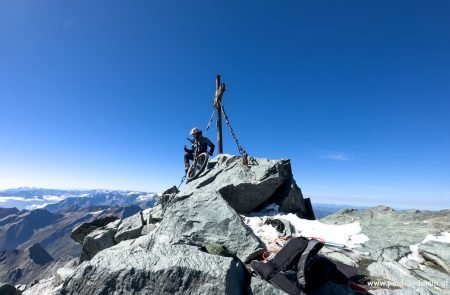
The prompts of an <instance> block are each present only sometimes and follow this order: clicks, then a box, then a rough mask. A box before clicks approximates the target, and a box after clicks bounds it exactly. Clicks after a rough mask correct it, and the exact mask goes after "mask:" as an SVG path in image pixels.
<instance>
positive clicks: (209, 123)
mask: <svg viewBox="0 0 450 295" xmlns="http://www.w3.org/2000/svg"><path fill="white" fill-rule="evenodd" d="M215 113H216V109H214V110H213V112H212V114H211V118H210V119H209V122H208V125H207V126H206V132H208V130H209V128H210V127H211V124H212V121H213V118H214V114H215Z"/></svg>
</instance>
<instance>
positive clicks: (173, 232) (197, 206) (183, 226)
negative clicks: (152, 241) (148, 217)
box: [158, 192, 263, 262]
mask: <svg viewBox="0 0 450 295" xmlns="http://www.w3.org/2000/svg"><path fill="white" fill-rule="evenodd" d="M177 198H178V199H177V201H176V202H175V203H173V204H172V205H171V206H170V207H169V208H168V209H167V210H166V212H165V213H164V219H163V220H162V222H161V224H160V226H159V229H158V232H159V235H162V236H163V237H164V239H166V240H167V241H168V242H170V243H172V244H178V243H191V244H195V245H201V246H205V245H206V244H210V243H218V244H220V245H222V246H224V247H225V248H226V249H227V250H228V251H230V252H231V253H234V254H235V255H236V256H237V257H238V258H239V259H240V260H241V261H243V262H247V261H248V260H249V259H251V258H253V257H254V256H255V255H258V254H259V253H260V251H261V249H262V248H263V244H262V242H261V241H260V240H259V239H258V238H257V237H256V236H255V235H254V233H253V231H252V230H251V229H250V228H249V227H248V226H247V225H246V224H245V223H244V222H243V221H242V219H241V217H240V216H239V215H238V214H237V213H236V212H235V211H234V210H233V208H231V207H230V205H228V203H227V202H226V201H225V200H224V199H223V198H222V197H221V195H220V194H218V193H217V192H199V193H196V194H193V195H191V196H188V197H186V196H179V197H177ZM164 229H167V230H164Z"/></svg>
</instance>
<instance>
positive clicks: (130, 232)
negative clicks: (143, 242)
mask: <svg viewBox="0 0 450 295" xmlns="http://www.w3.org/2000/svg"><path fill="white" fill-rule="evenodd" d="M144 224H145V222H144V217H143V216H142V211H141V212H139V213H138V214H135V215H133V216H130V217H128V218H125V219H123V220H122V222H121V223H120V225H119V227H118V229H117V233H116V235H115V237H114V239H115V241H116V242H117V243H120V242H121V241H125V240H129V239H136V238H138V237H140V236H141V232H142V228H143V227H144Z"/></svg>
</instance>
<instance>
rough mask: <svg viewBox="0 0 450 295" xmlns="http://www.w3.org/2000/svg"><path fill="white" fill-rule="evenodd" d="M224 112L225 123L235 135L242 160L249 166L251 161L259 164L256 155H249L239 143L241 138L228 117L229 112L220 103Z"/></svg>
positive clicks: (232, 134)
mask: <svg viewBox="0 0 450 295" xmlns="http://www.w3.org/2000/svg"><path fill="white" fill-rule="evenodd" d="M220 107H221V109H222V113H223V117H224V118H225V123H227V126H228V129H229V130H230V133H231V136H233V139H234V141H235V142H236V145H237V147H238V150H239V153H240V154H241V155H242V162H243V163H244V165H245V166H249V161H250V162H251V164H252V165H258V161H256V159H255V158H254V157H249V155H248V153H247V152H246V151H245V150H244V148H243V147H242V146H241V145H240V144H239V140H238V139H237V136H236V134H235V133H234V130H233V127H231V123H230V120H229V119H228V116H227V113H226V112H225V109H224V107H223V105H220Z"/></svg>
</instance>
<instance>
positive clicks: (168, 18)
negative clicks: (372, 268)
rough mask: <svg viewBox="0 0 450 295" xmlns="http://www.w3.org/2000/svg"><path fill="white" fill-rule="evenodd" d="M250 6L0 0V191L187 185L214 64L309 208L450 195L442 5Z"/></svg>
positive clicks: (237, 111)
mask: <svg viewBox="0 0 450 295" xmlns="http://www.w3.org/2000/svg"><path fill="white" fill-rule="evenodd" d="M243 2H244V1H223V2H217V1H0V188H10V187H17V186H37V187H49V188H50V187H51V188H110V189H136V190H147V191H161V190H163V189H165V188H166V187H168V186H171V185H173V184H177V183H178V182H179V180H180V178H181V176H182V174H183V164H182V155H183V149H182V148H183V145H184V144H186V143H187V141H186V137H187V136H188V132H189V130H190V128H192V127H193V126H199V127H201V128H205V127H206V124H207V122H208V119H209V116H210V115H211V112H212V98H213V94H214V87H215V85H214V83H215V82H214V79H215V75H216V74H218V73H220V74H221V75H222V77H223V82H225V83H226V84H227V91H226V93H225V96H224V106H225V109H226V110H227V112H228V114H229V116H230V119H231V121H232V122H231V123H232V124H233V127H234V129H235V131H236V133H237V135H238V137H239V139H240V141H241V144H242V145H243V146H244V148H246V149H247V150H248V152H249V153H250V154H251V155H254V156H257V157H269V158H284V157H287V158H290V159H291V160H292V166H293V172H294V176H295V178H296V180H297V183H298V184H299V186H300V187H301V188H302V190H303V193H304V195H305V196H306V197H311V198H312V201H313V202H316V203H323V202H329V203H346V204H349V203H350V204H355V205H376V204H385V205H391V206H394V207H398V208H432V209H436V208H449V207H450V206H449V201H448V200H449V199H450V181H449V180H450V152H449V151H450V132H449V131H450V130H449V129H450V83H449V82H450V2H449V1H254V2H250V1H245V3H243ZM207 135H208V136H209V137H210V138H212V139H214V138H215V130H212V131H210V132H209V133H208V134H207ZM225 152H228V153H237V149H236V147H235V145H234V143H233V142H232V140H231V138H230V137H229V135H228V133H227V134H226V136H225Z"/></svg>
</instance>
